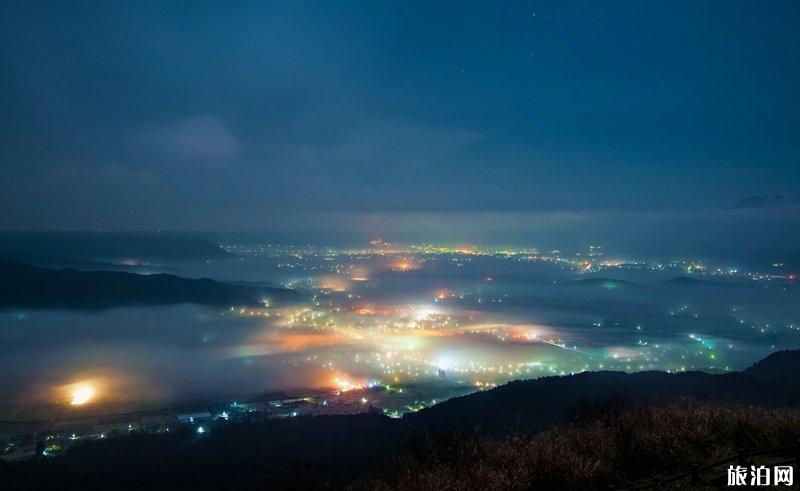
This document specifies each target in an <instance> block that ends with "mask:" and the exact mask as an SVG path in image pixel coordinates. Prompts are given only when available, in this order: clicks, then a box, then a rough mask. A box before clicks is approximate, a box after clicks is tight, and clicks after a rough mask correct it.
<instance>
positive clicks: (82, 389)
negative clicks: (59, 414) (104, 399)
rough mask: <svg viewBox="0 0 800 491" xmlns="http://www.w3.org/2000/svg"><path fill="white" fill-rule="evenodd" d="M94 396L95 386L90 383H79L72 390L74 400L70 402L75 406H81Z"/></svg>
mask: <svg viewBox="0 0 800 491" xmlns="http://www.w3.org/2000/svg"><path fill="white" fill-rule="evenodd" d="M93 397H94V388H93V387H90V386H88V385H79V386H78V387H76V388H75V390H73V391H72V401H70V404H72V405H73V406H80V405H82V404H86V403H87V402H89V401H90V400H91V399H92V398H93Z"/></svg>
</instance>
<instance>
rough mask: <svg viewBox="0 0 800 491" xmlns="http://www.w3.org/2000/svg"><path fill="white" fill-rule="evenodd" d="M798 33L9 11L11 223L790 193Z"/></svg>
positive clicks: (288, 12)
mask: <svg viewBox="0 0 800 491" xmlns="http://www.w3.org/2000/svg"><path fill="white" fill-rule="evenodd" d="M798 26H800V2H797V1H786V2H779V1H770V2H756V1H749V2H739V1H728V0H725V1H699V2H698V1H687V2H677V1H669V2H642V1H614V2H597V1H572V0H570V1H554V2H496V1H486V2H466V1H454V2H445V1H441V2H432V1H423V2H410V1H403V2H371V1H366V2H334V1H305V2H300V1H293V2H262V1H258V2H208V3H205V2H188V1H187V2H178V1H175V2H143V1H135V2H96V3H95V2H82V1H69V2H36V1H30V0H24V1H9V0H5V1H3V2H2V3H0V63H1V65H0V116H1V117H0V209H2V210H3V212H2V213H0V228H5V229H97V228H102V229H161V228H163V229H175V230H217V229H225V230H244V229H247V230H267V229H270V228H291V229H298V230H301V229H304V228H309V229H313V228H315V227H323V226H325V225H326V224H331V223H339V222H336V221H335V219H334V218H331V217H339V218H338V219H341V217H347V219H341V220H342V222H340V223H345V222H347V221H348V220H350V223H355V222H357V221H358V220H360V219H362V218H363V219H364V220H375V217H380V216H391V217H394V218H395V219H396V220H398V221H403V220H405V222H404V223H406V225H405V226H409V225H408V223H416V222H415V220H416V219H415V218H414V217H428V218H429V217H431V216H435V217H439V219H440V220H444V221H447V217H449V216H452V217H460V219H463V217H464V216H470V214H475V215H480V216H485V215H484V214H485V213H491V214H495V216H501V215H504V214H511V216H519V214H549V216H551V217H552V216H553V214H556V215H557V214H565V216H573V217H574V216H579V215H581V214H584V215H585V214H591V213H604V214H613V213H621V214H627V215H630V214H634V215H635V214H642V213H645V214H646V213H684V212H685V213H704V212H706V211H707V210H719V209H725V208H726V207H730V206H731V205H732V204H734V203H736V202H737V201H738V200H740V199H742V198H745V197H747V196H749V195H755V194H773V193H777V194H783V195H785V196H796V195H798V194H800V191H798V190H800V165H798V147H800V137H798V131H799V130H800V102H799V101H800V98H798V87H800V28H798ZM359 217H361V218H359ZM364 217H367V218H364ZM409 217H411V218H409ZM442 217H444V218H442ZM505 219H506V220H509V219H508V218H507V217H506V218H505ZM332 220H333V221H332ZM420 220H422V218H420ZM510 220H511V221H510V222H508V223H513V218H512V219H510Z"/></svg>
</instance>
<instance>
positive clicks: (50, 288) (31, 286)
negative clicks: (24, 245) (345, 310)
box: [0, 261, 296, 309]
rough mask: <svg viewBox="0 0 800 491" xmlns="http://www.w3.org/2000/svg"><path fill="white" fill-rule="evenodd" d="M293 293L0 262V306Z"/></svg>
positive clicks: (252, 298)
mask: <svg viewBox="0 0 800 491" xmlns="http://www.w3.org/2000/svg"><path fill="white" fill-rule="evenodd" d="M295 296H296V292H294V291H293V290H285V289H280V288H269V287H260V288H252V287H247V286H242V285H235V284H230V283H221V282H218V281H213V280H210V279H207V278H203V279H189V278H181V277H179V276H174V275H169V274H151V275H140V274H135V273H124V272H118V271H78V270H76V269H46V268H39V267H36V266H31V265H29V264H25V263H19V262H12V261H0V308H2V307H5V308H46V309H105V308H111V307H122V306H137V305H170V304H179V303H196V304H202V305H257V304H259V303H260V302H261V300H262V299H264V298H269V299H274V300H280V299H284V300H286V299H291V298H293V297H295Z"/></svg>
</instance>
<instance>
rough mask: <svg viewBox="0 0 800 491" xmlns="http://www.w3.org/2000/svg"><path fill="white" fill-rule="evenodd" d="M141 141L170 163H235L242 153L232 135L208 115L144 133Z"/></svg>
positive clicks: (163, 125) (225, 127)
mask: <svg viewBox="0 0 800 491" xmlns="http://www.w3.org/2000/svg"><path fill="white" fill-rule="evenodd" d="M145 141H146V143H147V144H149V145H153V146H155V147H156V149H157V150H160V151H161V152H163V153H164V154H165V157H168V158H170V159H171V160H172V161H179V162H185V163H191V164H201V165H210V166H214V165H220V164H226V163H229V162H231V161H233V160H235V159H236V158H237V157H238V156H239V155H240V153H241V151H242V144H241V142H240V141H239V139H238V138H237V137H236V135H234V134H233V132H232V131H231V130H230V129H228V127H227V126H225V125H224V124H223V123H222V122H221V121H219V120H218V119H216V118H213V117H209V116H202V117H195V118H187V119H182V120H179V121H175V122H172V123H169V124H162V125H159V126H157V127H155V128H150V129H148V130H147V131H145Z"/></svg>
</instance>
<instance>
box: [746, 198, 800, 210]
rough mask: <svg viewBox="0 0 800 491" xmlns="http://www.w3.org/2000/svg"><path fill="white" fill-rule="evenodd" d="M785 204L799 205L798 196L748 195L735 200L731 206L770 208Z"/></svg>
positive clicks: (799, 199)
mask: <svg viewBox="0 0 800 491" xmlns="http://www.w3.org/2000/svg"><path fill="white" fill-rule="evenodd" d="M787 205H800V196H795V197H794V198H784V197H783V196H782V195H780V194H761V195H755V196H748V197H747V198H744V199H742V200H739V201H738V202H736V204H735V205H733V208H737V209H739V208H772V207H777V206H787Z"/></svg>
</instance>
